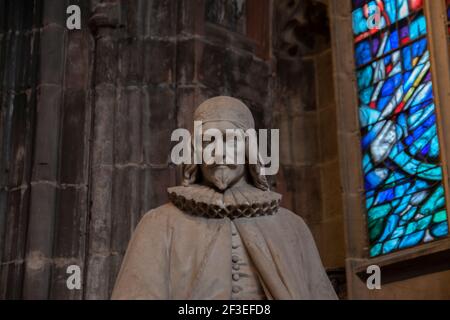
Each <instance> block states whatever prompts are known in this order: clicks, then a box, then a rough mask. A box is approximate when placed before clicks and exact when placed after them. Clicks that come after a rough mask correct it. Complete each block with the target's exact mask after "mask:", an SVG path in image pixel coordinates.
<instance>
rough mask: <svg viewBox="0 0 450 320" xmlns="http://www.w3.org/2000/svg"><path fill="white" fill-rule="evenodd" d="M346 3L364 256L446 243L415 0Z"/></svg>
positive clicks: (421, 23)
mask: <svg viewBox="0 0 450 320" xmlns="http://www.w3.org/2000/svg"><path fill="white" fill-rule="evenodd" d="M352 3H353V31H354V37H355V64H356V75H357V85H358V93H359V99H360V109H359V115H360V126H361V148H362V152H363V157H362V159H363V170H364V177H365V184H364V185H365V191H366V208H367V221H368V232H369V239H370V256H371V257H375V256H378V255H381V254H388V253H391V252H394V251H397V250H401V249H405V248H411V247H414V246H416V245H419V244H421V243H425V242H429V241H433V240H438V239H440V238H442V237H446V236H448V222H447V211H446V203H445V196H444V187H443V182H442V176H443V172H442V166H441V163H440V154H439V150H440V148H439V138H438V134H437V132H438V130H437V119H436V107H435V104H434V97H433V86H432V81H431V79H432V78H431V64H430V55H429V51H428V43H427V38H426V33H427V23H426V19H425V16H424V14H423V10H422V0H385V1H374V0H369V1H367V0H353V1H352ZM377 10H378V11H379V12H381V17H380V20H379V21H378V22H379V24H378V26H377V28H375V29H374V28H373V25H372V26H371V24H370V23H368V22H370V19H371V16H372V18H373V14H374V13H376V12H377ZM372 20H373V19H372ZM372 22H373V21H372Z"/></svg>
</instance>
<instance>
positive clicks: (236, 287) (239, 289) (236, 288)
mask: <svg viewBox="0 0 450 320" xmlns="http://www.w3.org/2000/svg"><path fill="white" fill-rule="evenodd" d="M231 290H232V291H233V293H239V291H241V288H239V287H238V286H233V288H232V289H231Z"/></svg>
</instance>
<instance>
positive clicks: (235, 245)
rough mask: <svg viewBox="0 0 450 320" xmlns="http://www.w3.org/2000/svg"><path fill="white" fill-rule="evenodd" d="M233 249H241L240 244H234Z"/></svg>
mask: <svg viewBox="0 0 450 320" xmlns="http://www.w3.org/2000/svg"><path fill="white" fill-rule="evenodd" d="M231 247H232V248H233V249H237V248H239V245H238V244H236V243H233V245H232V246H231Z"/></svg>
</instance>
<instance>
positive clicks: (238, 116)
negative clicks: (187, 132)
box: [194, 96, 255, 130]
mask: <svg viewBox="0 0 450 320" xmlns="http://www.w3.org/2000/svg"><path fill="white" fill-rule="evenodd" d="M194 121H202V122H203V123H207V122H218V121H228V122H231V123H233V124H234V125H236V126H237V127H238V128H240V129H243V130H248V129H254V128H255V120H254V119H253V115H252V113H251V111H250V109H249V108H248V107H247V106H246V105H245V104H244V103H243V102H242V101H240V100H238V99H235V98H232V97H226V96H220V97H215V98H211V99H208V100H206V101H205V102H203V103H202V104H201V105H200V106H199V107H198V108H197V110H196V111H195V113H194Z"/></svg>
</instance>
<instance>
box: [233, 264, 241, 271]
mask: <svg viewBox="0 0 450 320" xmlns="http://www.w3.org/2000/svg"><path fill="white" fill-rule="evenodd" d="M240 268H241V267H240V266H239V265H238V264H237V263H235V264H233V270H236V271H238V270H239V269H240Z"/></svg>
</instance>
